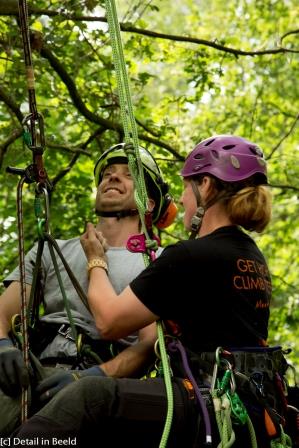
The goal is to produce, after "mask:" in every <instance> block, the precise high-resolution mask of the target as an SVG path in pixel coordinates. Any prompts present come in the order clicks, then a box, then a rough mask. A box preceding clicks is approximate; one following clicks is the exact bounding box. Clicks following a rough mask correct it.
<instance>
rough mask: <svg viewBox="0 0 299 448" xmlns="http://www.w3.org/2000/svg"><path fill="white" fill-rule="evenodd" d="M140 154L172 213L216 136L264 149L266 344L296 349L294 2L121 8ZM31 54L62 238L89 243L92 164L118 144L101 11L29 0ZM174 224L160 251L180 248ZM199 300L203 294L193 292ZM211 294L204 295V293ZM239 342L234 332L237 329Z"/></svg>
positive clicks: (12, 72)
mask: <svg viewBox="0 0 299 448" xmlns="http://www.w3.org/2000/svg"><path fill="white" fill-rule="evenodd" d="M116 4H117V9H118V17H119V21H120V27H121V35H122V40H123V47H124V55H125V59H126V65H127V71H128V76H129V83H130V89H131V94H132V102H133V106H134V114H135V120H136V123H137V127H138V136H139V142H140V144H141V145H142V146H144V147H146V148H147V149H149V150H150V151H151V152H152V154H153V155H154V156H155V157H156V159H157V161H158V162H159V164H160V166H161V169H162V171H163V173H164V175H165V178H166V179H167V181H168V183H169V184H170V190H171V192H172V195H173V196H174V197H175V199H176V202H177V203H178V201H179V197H180V193H181V187H182V182H181V179H180V176H179V170H180V168H181V165H182V162H183V160H184V159H185V157H186V155H187V154H188V152H190V150H191V149H192V148H193V147H194V146H195V144H196V143H198V142H199V141H200V140H202V139H204V138H206V137H208V136H210V135H213V134H236V135H240V136H243V137H246V138H248V139H250V140H252V141H254V142H256V143H257V144H259V145H260V147H261V148H262V149H263V151H264V154H265V157H266V159H267V162H268V172H269V179H270V185H271V191H272V194H273V218H272V222H271V224H270V226H269V227H268V228H267V229H266V230H265V231H264V232H263V234H262V235H257V234H253V237H254V238H255V240H256V241H257V242H258V244H259V245H260V246H261V248H262V249H263V251H264V253H265V255H266V257H267V260H268V263H269V266H270V270H271V274H272V276H273V302H272V314H271V324H270V337H269V343H270V344H272V345H273V344H274V345H276V344H282V345H283V346H284V347H290V348H292V349H293V352H292V355H291V357H292V359H293V360H294V361H295V362H296V358H297V359H298V352H299V346H298V337H299V325H298V321H299V307H298V303H299V279H298V277H297V275H298V272H299V253H298V238H299V227H298V216H299V200H298V194H299V163H298V160H299V144H298V141H299V128H298V121H299V113H298V111H299V107H298V106H299V104H298V98H299V92H298V90H299V87H298V62H299V29H298V16H299V6H298V2H297V1H295V0H282V1H277V0H254V1H252V0H228V1H226V2H223V1H221V0H210V1H208V2H206V1H200V0H181V1H180V2H176V3H175V6H174V3H173V2H171V1H170V0H130V1H126V2H124V1H121V0H119V1H117V2H116ZM28 7H29V28H30V42H31V47H32V58H33V66H34V74H35V89H36V101H37V108H38V111H39V113H40V114H41V115H42V117H43V120H44V128H45V143H46V144H45V151H44V153H43V163H44V166H45V169H46V171H47V174H48V176H49V179H50V181H51V183H52V185H53V189H52V191H51V194H50V212H51V213H50V217H51V219H50V227H51V233H52V234H53V236H54V237H55V238H69V237H74V236H77V235H79V234H81V233H82V232H83V229H84V226H85V223H86V221H92V222H95V221H96V217H95V215H94V205H93V202H94V193H95V191H94V185H93V166H94V163H95V161H96V160H97V158H98V157H99V155H100V154H101V153H102V152H103V151H104V150H105V149H107V148H109V147H110V146H111V145H112V144H115V143H118V142H121V141H123V136H124V134H123V123H122V121H121V118H120V109H119V98H118V91H117V84H116V77H115V70H114V65H113V60H112V50H111V41H110V35H109V32H108V27H107V20H106V16H105V4H104V2H102V1H95V0H65V1H64V2H63V3H61V2H58V1H57V0H50V1H43V0H38V1H34V0H33V1H31V2H29V4H28ZM19 25H20V22H19V16H18V2H17V0H5V1H4V0H1V1H0V43H1V58H0V77H1V78H0V127H1V137H0V178H1V187H2V188H1V191H0V207H1V214H0V253H1V258H0V266H1V271H0V272H1V280H3V279H4V278H5V276H6V275H7V273H8V272H9V271H10V270H11V269H12V267H14V266H15V265H16V264H17V263H18V252H19V249H18V227H17V215H16V196H17V183H18V180H19V177H18V176H16V175H13V174H11V173H9V172H8V171H7V167H11V166H13V167H16V168H20V169H25V168H26V167H28V166H30V164H31V163H32V156H33V154H32V152H31V151H30V150H29V149H28V147H27V146H26V145H25V144H24V140H23V126H22V122H23V119H24V117H26V116H27V114H28V113H29V105H28V90H27V81H26V74H25V65H24V53H23V44H22V38H21V32H20V26H19ZM34 196H35V185H34V184H26V185H25V188H24V193H23V225H24V236H25V249H26V250H27V249H29V247H31V245H32V244H33V242H34V241H35V240H36V239H37V237H38V231H37V225H36V216H35V213H34ZM181 217H182V210H180V212H179V216H178V218H177V220H176V222H175V223H174V224H173V225H172V226H171V227H170V228H168V229H166V230H165V231H161V232H160V237H161V240H162V243H163V244H168V243H171V242H174V241H177V240H178V239H182V238H186V237H187V234H186V232H185V230H184V229H183V226H182V224H181V219H180V218H181ZM198 291H200V285H199V286H198ZM203 293H204V294H205V295H207V294H208V291H204V292H203ZM232 331H233V329H232Z"/></svg>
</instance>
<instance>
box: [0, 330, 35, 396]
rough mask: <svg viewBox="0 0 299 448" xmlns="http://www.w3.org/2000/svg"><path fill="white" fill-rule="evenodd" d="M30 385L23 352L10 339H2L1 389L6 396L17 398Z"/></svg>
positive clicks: (0, 348)
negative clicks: (23, 388)
mask: <svg viewBox="0 0 299 448" xmlns="http://www.w3.org/2000/svg"><path fill="white" fill-rule="evenodd" d="M28 385H29V374H28V370H27V368H26V366H25V363H24V360H23V355H22V352H21V350H19V349H18V348H16V347H15V346H14V345H13V343H12V341H11V340H10V339H9V338H2V339H0V388H1V389H2V391H3V392H4V393H5V394H6V395H9V396H11V397H16V396H17V395H19V394H20V393H21V391H22V387H25V388H26V387H28Z"/></svg>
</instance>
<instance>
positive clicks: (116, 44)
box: [105, 0, 173, 448]
mask: <svg viewBox="0 0 299 448" xmlns="http://www.w3.org/2000/svg"><path fill="white" fill-rule="evenodd" d="M105 6H106V15H107V21H108V26H109V33H110V37H111V46H112V54H113V62H114V67H115V74H116V80H117V87H118V95H119V103H120V111H121V117H122V123H123V127H124V136H125V137H124V140H125V143H126V144H127V145H125V151H126V154H127V158H128V166H129V169H130V171H131V174H132V177H133V179H134V183H135V201H136V205H137V208H138V211H139V216H140V220H141V229H142V231H143V234H144V236H142V235H141V236H140V235H135V236H134V237H133V239H134V241H135V243H136V242H137V246H138V247H139V248H140V247H142V248H144V247H146V252H144V253H143V258H144V262H145V265H146V266H147V265H148V264H149V261H150V260H151V259H154V258H155V251H156V250H157V247H158V246H157V241H155V240H154V239H153V238H151V235H149V232H148V229H149V228H151V222H150V219H151V216H150V213H149V212H148V210H147V191H146V184H145V179H144V173H143V166H142V162H141V158H140V155H139V142H138V133H137V126H136V121H135V117H134V111H133V105H132V100H131V92H130V86H129V81H128V75H127V71H126V64H125V58H124V53H123V46H122V39H121V33H120V26H119V22H118V17H117V10H116V6H115V1H114V0H105ZM132 241H133V240H132V239H131V241H129V247H131V248H132V247H133V244H132ZM138 242H139V243H138ZM157 332H158V340H159V345H160V352H161V355H162V356H161V357H162V363H163V371H164V380H165V387H166V394H167V401H168V406H167V415H166V420H165V425H164V430H163V434H162V438H161V441H160V448H164V447H165V446H166V444H167V440H168V437H169V433H170V429H171V424H172V418H173V390H172V382H171V374H170V368H169V364H168V360H167V356H166V355H165V356H164V354H166V347H165V341H164V334H163V329H162V324H161V322H157Z"/></svg>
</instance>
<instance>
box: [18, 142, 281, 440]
mask: <svg viewBox="0 0 299 448" xmlns="http://www.w3.org/2000/svg"><path fill="white" fill-rule="evenodd" d="M181 175H182V177H183V183H184V190H183V193H182V197H181V204H182V205H183V207H184V209H185V215H184V224H185V227H186V229H187V230H189V231H191V238H190V239H189V240H187V241H180V242H178V243H177V244H174V245H171V246H169V247H168V248H166V249H165V250H164V252H163V253H162V255H161V256H160V257H159V258H157V260H155V261H154V262H153V263H151V265H150V266H149V267H147V268H146V269H145V270H144V271H143V273H141V274H140V275H139V276H138V277H137V278H136V279H135V280H134V281H132V282H131V284H130V286H128V287H127V288H126V289H125V290H124V291H123V292H122V293H121V294H120V295H121V296H122V297H121V300H120V297H119V296H117V295H116V293H115V292H114V290H113V288H112V287H111V284H110V283H109V280H108V276H107V273H106V271H105V269H103V268H102V267H101V266H100V264H97V263H94V266H95V267H94V268H93V269H92V270H90V285H89V292H88V299H89V305H90V308H91V310H92V312H93V315H94V317H95V321H96V324H97V327H98V328H99V330H100V332H101V334H102V336H103V338H107V339H118V338H120V337H124V336H126V335H128V334H131V333H132V332H133V331H135V330H137V329H139V328H141V327H144V326H145V325H148V324H150V323H151V322H154V321H156V320H159V319H162V320H163V322H164V324H165V327H166V328H167V334H169V335H170V339H169V340H170V341H172V342H173V340H174V341H179V344H180V347H181V349H180V350H181V351H182V350H183V352H184V353H185V354H186V355H187V360H188V364H189V367H190V368H191V371H192V373H193V377H194V378H195V380H196V382H197V384H199V385H200V386H203V387H205V388H206V390H207V387H209V384H210V382H209V381H210V380H211V374H212V372H213V367H214V362H215V353H216V355H217V353H218V355H219V353H222V354H224V356H227V357H228V358H227V360H221V361H220V362H219V365H218V367H219V369H220V370H221V369H224V370H227V369H228V368H230V366H232V367H233V368H235V369H236V374H235V378H237V379H238V380H239V378H242V387H240V390H239V389H238V393H239V395H240V396H242V397H243V398H244V400H245V402H246V400H247V398H248V397H247V395H246V394H245V393H243V390H245V389H246V390H247V393H248V394H249V396H250V397H249V398H250V399H249V402H250V400H253V402H254V404H253V406H252V409H251V408H250V406H249V409H248V412H249V414H250V416H251V418H252V422H253V424H254V426H255V430H256V435H257V439H258V445H259V446H260V447H262V448H266V447H268V446H270V445H269V444H270V442H269V440H270V439H269V437H268V433H267V429H268V428H267V427H266V426H265V424H264V417H265V412H266V411H265V409H267V416H268V417H269V418H270V423H273V427H274V430H275V427H276V429H277V428H278V427H279V423H278V424H277V421H274V420H275V419H273V418H272V420H273V421H272V420H271V416H273V414H272V407H271V406H276V407H277V403H278V402H279V398H277V397H276V396H275V395H276V389H275V388H273V387H274V386H273V384H272V383H274V375H276V373H277V372H276V373H274V371H273V369H274V364H275V362H276V361H275V360H276V358H277V356H276V352H275V351H274V352H273V353H272V352H271V350H267V349H265V348H262V347H263V346H265V341H266V340H267V335H268V319H269V304H270V299H271V279H270V275H269V270H268V267H267V263H266V261H265V258H264V256H263V254H262V253H261V251H260V250H259V248H258V247H257V245H256V244H255V242H254V240H253V239H252V238H251V237H250V236H249V235H248V233H247V231H257V232H261V231H263V230H264V229H265V227H266V226H267V224H268V222H269V220H270V216H271V197H270V193H269V191H268V188H267V174H266V162H265V159H264V158H263V153H262V151H261V149H260V148H259V147H258V146H257V145H256V144H254V143H252V142H250V141H248V140H245V139H244V138H241V137H236V136H230V135H216V136H214V137H210V138H208V139H206V140H204V141H202V142H201V143H199V144H198V145H197V146H196V147H195V148H194V149H193V151H192V152H191V153H190V154H189V155H188V157H187V159H186V161H185V164H184V166H183V169H182V171H181ZM242 228H243V229H245V231H246V232H245V231H244V230H242ZM81 244H82V246H83V248H84V251H85V254H86V257H87V260H88V261H89V262H92V261H93V260H94V259H99V258H100V259H103V260H106V258H105V241H104V240H103V237H102V235H101V234H99V233H97V232H96V230H95V229H94V227H93V225H91V224H89V225H88V227H87V231H86V232H85V234H84V235H83V236H82V237H81ZM91 264H93V263H91ZM103 264H104V263H103ZM108 269H109V267H108ZM174 333H175V334H174ZM172 337H174V339H172ZM170 344H171V342H170ZM219 347H222V349H221V350H219V349H218V352H217V348H219ZM173 350H175V347H174V346H173V347H172V350H170V351H169V355H170V359H171V368H172V370H173V373H174V379H173V393H174V415H173V422H172V429H171V432H170V438H169V443H168V445H167V446H169V447H181V448H186V447H189V446H190V447H191V446H192V447H193V446H198V447H202V446H204V445H205V443H206V442H208V445H209V446H217V445H218V443H219V435H218V433H217V428H215V427H214V422H213V416H212V417H211V418H210V419H209V417H208V416H207V413H206V409H207V408H206V406H205V404H203V403H202V401H201V399H200V396H198V394H194V387H190V383H186V382H185V381H184V380H182V378H186V377H188V375H187V374H186V360H185V362H184V361H183V362H181V361H180V360H179V356H178V352H177V353H175V354H173V353H172V351H173ZM180 350H179V351H180ZM260 354H261V356H259V355H260ZM273 359H274V361H275V362H274V361H273ZM254 360H257V361H256V362H257V365H255V364H253V361H254ZM218 361H219V359H218ZM254 362H255V361H254ZM246 363H247V364H250V367H248V365H247V364H246ZM245 364H246V365H245ZM276 364H277V363H276ZM269 365H270V366H271V367H269ZM184 369H185V371H184ZM277 369H278V366H277V365H275V369H274V370H275V371H276V370H277ZM238 372H239V376H238ZM268 383H269V384H270V383H271V384H272V386H273V387H270V386H269V384H268ZM188 384H189V385H188ZM238 384H239V381H237V387H238ZM193 386H194V383H193ZM200 390H202V389H200ZM267 390H269V391H271V394H272V395H271V397H272V403H271V404H270V405H269V406H268V402H267ZM195 391H196V385H195ZM250 394H251V395H250ZM196 397H197V399H196ZM201 398H202V395H201ZM198 401H199V404H200V406H199V405H198ZM204 403H205V401H204ZM266 403H267V406H266ZM166 410H167V399H166V392H165V385H164V380H163V378H161V377H160V378H148V379H146V380H142V381H141V380H139V379H136V380H134V379H114V378H97V377H89V378H83V379H80V381H79V382H77V383H73V384H72V385H70V386H68V387H66V388H65V389H64V390H63V391H61V392H60V393H58V394H57V395H56V396H55V397H54V399H53V400H52V401H51V402H50V403H49V404H48V405H47V406H46V407H45V408H44V409H43V410H41V411H40V412H39V413H38V414H36V415H35V416H34V417H33V418H32V419H30V420H29V421H28V422H27V423H26V424H25V425H24V426H23V427H22V428H21V430H20V432H19V433H18V434H17V436H18V437H23V438H25V437H28V435H29V434H34V435H36V436H41V435H45V436H48V437H50V436H53V435H55V437H57V438H60V439H62V438H63V437H65V436H69V437H76V441H77V444H81V445H82V446H89V445H87V444H86V443H87V438H88V437H89V436H90V434H93V437H97V440H98V441H99V442H98V443H99V444H98V445H97V446H101V445H100V441H101V440H105V441H106V443H108V441H109V444H110V445H109V446H130V447H133V446H138V447H140V448H141V447H142V448H145V447H158V446H159V441H160V438H161V435H162V431H163V427H164V423H165V416H166ZM276 410H277V409H276ZM211 415H212V414H211ZM203 423H205V425H204V424H203ZM239 423H240V422H239ZM268 423H269V421H268ZM211 424H212V428H213V431H212V442H211V438H210V425H211ZM272 429H273V428H272ZM235 432H236V438H237V442H236V444H235V445H234V446H242V448H245V447H247V446H251V442H250V436H249V433H248V429H247V427H245V426H244V425H243V426H242V425H241V424H238V425H237V427H236V429H235ZM268 432H269V429H268ZM95 434H96V435H95ZM272 436H273V434H272ZM195 440H196V442H195ZM196 443H197V444H196ZM103 446H108V445H105V444H104V445H103Z"/></svg>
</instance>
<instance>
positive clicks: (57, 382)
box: [35, 366, 106, 404]
mask: <svg viewBox="0 0 299 448" xmlns="http://www.w3.org/2000/svg"><path fill="white" fill-rule="evenodd" d="M85 376H102V377H104V376H106V374H105V373H104V371H103V370H102V369H101V368H100V367H99V366H93V367H90V368H89V369H86V370H62V371H61V372H57V373H55V374H54V375H52V376H50V377H48V378H46V379H44V380H43V381H41V382H40V384H39V385H38V386H37V388H36V390H35V391H36V394H37V396H38V400H39V401H40V402H42V403H43V404H44V403H46V402H47V401H48V400H50V399H51V398H53V397H54V395H56V394H57V392H59V391H60V390H61V389H63V388H64V387H65V386H67V385H68V384H70V383H72V382H74V381H77V380H79V379H80V378H83V377H85Z"/></svg>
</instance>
